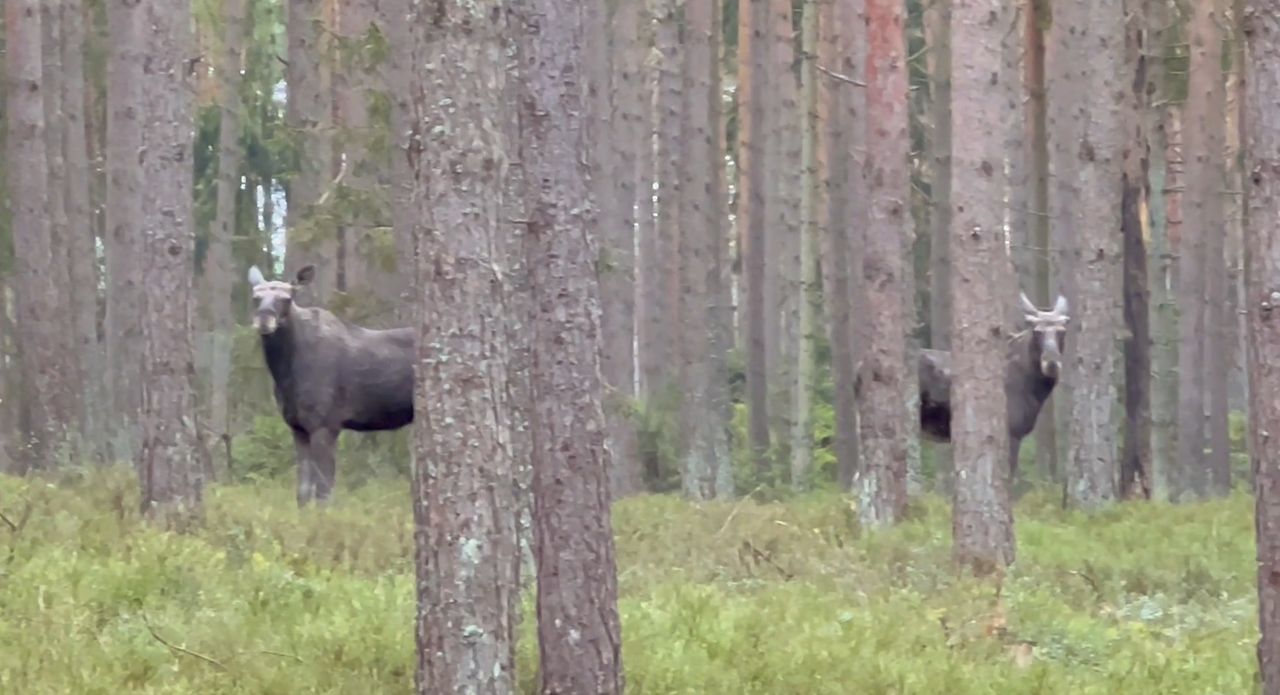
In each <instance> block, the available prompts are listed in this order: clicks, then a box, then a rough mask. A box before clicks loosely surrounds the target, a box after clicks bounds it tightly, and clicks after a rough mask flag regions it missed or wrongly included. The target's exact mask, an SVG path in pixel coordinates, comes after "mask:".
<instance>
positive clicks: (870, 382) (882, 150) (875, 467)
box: [858, 0, 916, 527]
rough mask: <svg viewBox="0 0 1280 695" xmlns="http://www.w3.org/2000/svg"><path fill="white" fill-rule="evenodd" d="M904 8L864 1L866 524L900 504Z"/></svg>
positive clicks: (903, 492)
mask: <svg viewBox="0 0 1280 695" xmlns="http://www.w3.org/2000/svg"><path fill="white" fill-rule="evenodd" d="M903 12H904V10H903V8H902V6H901V5H899V4H895V3H891V2H887V1H886V0H867V3H866V13H867V38H868V43H867V66H866V71H867V72H866V75H867V87H866V92H867V96H866V99H867V120H866V122H867V126H866V127H867V151H866V152H867V153H866V157H867V160H866V177H867V179H866V180H867V197H868V199H869V201H870V205H869V208H868V209H869V211H870V216H869V217H870V219H869V220H868V224H867V229H866V236H865V238H864V241H863V244H862V246H863V258H862V267H861V271H862V272H861V275H860V279H861V283H862V284H861V291H862V294H863V296H864V297H865V301H866V306H867V311H868V312H869V315H871V316H875V317H876V319H877V324H876V330H875V331H874V332H873V333H871V335H870V340H868V341H867V344H866V352H865V354H864V357H863V361H862V365H861V371H860V373H859V376H858V380H859V383H860V385H861V387H860V388H861V392H862V400H861V402H860V404H859V405H860V407H861V411H860V412H859V415H860V424H861V433H862V444H863V447H864V448H863V453H864V457H865V458H864V460H863V464H864V467H863V470H862V471H861V480H860V489H859V501H858V511H859V512H860V515H861V518H862V523H863V525H865V526H868V527H877V526H883V525H891V524H895V523H897V522H898V521H899V520H901V519H902V515H903V513H904V511H905V509H906V502H907V489H906V478H907V470H906V459H907V437H908V432H907V428H908V427H914V426H916V418H915V417H914V414H913V413H911V412H909V410H908V408H907V400H906V399H904V398H903V392H904V391H905V389H904V385H905V383H906V366H907V364H906V363H907V345H906V326H907V316H906V301H905V299H904V297H905V294H906V292H905V290H904V289H903V283H904V278H905V277H907V271H906V263H905V260H906V255H907V250H906V243H905V240H906V239H910V238H912V234H911V233H910V225H911V224H912V220H911V216H910V215H909V214H908V211H907V207H906V202H905V201H906V196H907V193H908V190H909V188H910V183H911V182H910V178H909V176H908V173H907V152H908V149H909V148H910V142H909V140H908V136H907V73H906V64H905V60H906V55H905V43H904V37H903V27H902V23H903Z"/></svg>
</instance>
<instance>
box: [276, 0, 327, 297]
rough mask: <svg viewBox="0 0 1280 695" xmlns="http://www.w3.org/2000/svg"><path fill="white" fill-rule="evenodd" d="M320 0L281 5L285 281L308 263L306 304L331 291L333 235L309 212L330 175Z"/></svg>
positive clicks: (295, 0)
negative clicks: (287, 164) (293, 158)
mask: <svg viewBox="0 0 1280 695" xmlns="http://www.w3.org/2000/svg"><path fill="white" fill-rule="evenodd" d="M324 4H325V0H287V5H288V17H287V28H286V31H287V33H288V35H289V56H288V60H289V63H288V65H287V66H286V68H285V79H286V81H287V82H288V85H289V102H288V104H287V107H286V110H285V122H286V124H287V125H288V127H289V129H290V131H291V134H292V137H293V138H294V140H293V142H294V143H295V146H296V147H297V158H298V160H297V161H298V170H297V171H296V172H295V173H294V174H293V176H292V177H291V178H290V180H289V210H288V216H289V220H288V228H289V231H288V234H287V236H286V238H285V239H286V243H287V247H286V250H285V255H284V260H285V275H284V276H285V277H293V276H294V274H295V273H296V272H297V271H298V269H299V268H301V267H303V266H305V265H308V264H313V265H315V266H316V277H315V280H314V281H312V284H311V288H310V294H311V296H310V300H311V301H310V303H312V304H323V303H325V302H326V301H327V300H328V299H329V296H330V294H331V293H332V292H333V291H334V289H335V288H336V286H337V255H338V254H337V232H336V230H335V229H334V228H333V227H332V225H331V224H329V223H328V222H325V221H323V220H322V219H319V218H318V217H317V216H316V215H315V210H314V207H315V205H316V204H317V203H319V202H320V199H321V197H322V196H323V195H324V193H325V191H326V190H327V189H328V188H329V185H330V181H331V180H332V178H333V176H334V174H333V137H332V127H333V106H332V105H333V90H332V88H331V82H332V80H331V70H330V69H329V67H328V64H327V62H326V61H327V60H328V58H327V57H326V56H327V53H328V50H329V48H328V47H329V43H330V42H329V39H328V33H327V29H328V27H326V26H324V16H325V13H324V7H323V6H324Z"/></svg>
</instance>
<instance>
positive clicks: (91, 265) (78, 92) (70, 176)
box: [60, 0, 107, 462]
mask: <svg viewBox="0 0 1280 695" xmlns="http://www.w3.org/2000/svg"><path fill="white" fill-rule="evenodd" d="M60 15H61V17H60V18H61V23H62V45H61V50H62V67H63V76H62V113H63V119H62V123H61V124H60V125H61V127H62V128H63V131H64V133H65V135H64V139H63V147H64V150H65V153H66V154H65V157H64V162H65V163H66V171H65V172H64V173H65V177H64V185H65V186H66V211H67V231H68V237H67V256H66V257H67V258H68V259H69V262H70V268H69V276H70V280H71V282H70V284H69V285H68V289H69V297H68V298H69V300H70V302H71V313H72V323H73V325H74V326H75V331H74V333H73V335H72V336H71V338H72V341H73V342H74V343H75V353H76V357H75V359H76V361H77V362H78V363H79V364H80V366H81V372H80V377H81V378H80V381H79V394H80V395H79V399H78V400H80V401H81V408H82V409H83V412H82V414H81V415H82V418H83V419H82V426H83V427H84V432H83V433H82V434H83V437H84V439H85V443H86V444H87V447H86V449H85V453H86V454H87V455H88V456H89V458H90V459H91V460H92V461H95V462H101V461H104V460H105V459H106V453H107V452H106V445H105V442H104V441H103V438H104V437H105V436H106V431H105V430H104V429H103V427H102V422H101V420H102V418H103V416H104V413H105V411H104V410H103V408H102V403H103V398H104V387H103V382H104V374H103V366H104V365H103V354H102V349H101V345H100V343H99V342H98V259H97V243H96V242H97V238H96V234H95V231H94V226H93V220H92V213H91V211H90V208H89V173H90V169H89V144H88V132H87V130H86V127H85V98H84V95H85V84H84V50H85V42H86V35H85V28H84V7H83V6H82V3H81V0H62V4H61V12H60Z"/></svg>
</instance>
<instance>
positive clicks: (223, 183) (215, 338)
mask: <svg viewBox="0 0 1280 695" xmlns="http://www.w3.org/2000/svg"><path fill="white" fill-rule="evenodd" d="M244 12H245V5H244V0H225V2H224V4H223V7H222V13H223V14H222V21H223V27H222V30H223V35H222V36H223V39H222V40H223V47H222V56H221V58H222V60H221V62H220V64H219V66H218V73H219V77H220V79H219V89H220V101H221V104H220V106H221V109H220V110H221V112H222V116H221V120H220V121H219V125H218V180H217V198H216V201H215V209H214V219H213V227H212V229H210V233H209V251H208V254H209V255H208V256H207V263H206V267H205V268H206V269H205V274H206V283H207V287H208V291H209V298H208V301H209V309H210V311H209V314H210V318H211V319H212V324H213V325H212V326H211V328H212V330H211V332H210V337H211V341H210V343H211V344H210V350H209V435H210V437H211V438H213V441H211V442H210V443H211V445H212V446H211V453H212V452H219V453H218V454H216V455H215V459H216V463H215V471H226V470H227V468H228V467H229V466H230V465H231V461H230V459H229V457H230V454H231V429H230V421H229V417H230V410H229V405H230V404H229V401H228V394H227V389H228V386H229V382H230V379H231V337H232V336H231V334H232V330H233V329H234V327H235V321H234V319H233V318H232V315H231V283H232V278H233V277H234V276H235V269H234V263H233V260H232V257H231V240H232V238H233V237H234V236H235V230H236V193H237V191H238V190H239V188H240V49H241V44H242V43H243V40H244Z"/></svg>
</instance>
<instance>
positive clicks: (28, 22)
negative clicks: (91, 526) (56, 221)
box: [4, 0, 71, 470]
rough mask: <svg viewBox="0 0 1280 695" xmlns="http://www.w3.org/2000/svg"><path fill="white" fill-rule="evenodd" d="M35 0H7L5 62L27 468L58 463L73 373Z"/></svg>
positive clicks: (23, 455) (23, 448) (23, 459)
mask: <svg viewBox="0 0 1280 695" xmlns="http://www.w3.org/2000/svg"><path fill="white" fill-rule="evenodd" d="M40 14H41V13H40V9H39V4H38V3H36V2H34V1H33V0H6V1H5V22H4V26H5V63H6V72H7V77H8V86H7V90H6V93H7V97H6V99H5V110H6V114H5V116H6V117H5V121H6V124H7V126H8V132H7V136H6V145H7V149H8V166H7V167H6V171H7V172H8V177H7V178H8V185H9V205H10V210H11V213H10V214H11V224H12V225H13V252H14V283H13V288H14V298H15V305H16V306H15V316H16V319H17V320H16V322H15V323H16V326H15V328H16V330H17V345H18V354H19V359H20V365H19V368H20V370H21V373H22V376H23V389H22V397H21V401H20V403H21V405H20V407H21V409H22V410H23V412H22V414H21V416H20V417H21V419H22V420H23V421H24V422H25V427H24V441H22V442H21V449H20V451H19V460H20V461H21V462H22V468H23V469H24V470H30V469H34V468H52V467H53V466H54V464H55V461H54V459H53V457H54V456H56V455H57V454H58V452H59V449H60V447H61V446H62V443H63V441H64V439H65V437H66V428H67V427H68V426H69V425H70V424H71V422H70V420H69V418H70V412H69V410H68V409H67V407H66V406H67V403H68V399H69V398H70V395H71V394H70V392H69V388H70V384H69V383H68V374H67V373H66V372H65V371H64V370H63V369H62V368H61V364H60V360H59V354H60V351H59V349H58V348H59V346H60V342H61V337H60V336H59V328H58V323H57V322H56V321H54V320H53V317H54V316H55V315H56V314H57V310H58V303H57V299H58V287H57V282H58V279H57V276H56V274H55V273H54V257H53V251H52V248H51V243H50V242H51V240H50V225H49V218H48V215H47V213H46V205H47V203H48V199H49V192H48V186H49V176H48V164H47V162H48V159H47V156H46V151H45V146H46V141H47V140H46V137H45V109H44V92H45V90H46V88H47V85H46V84H45V82H44V75H43V71H42V60H41V29H40V25H41V16H40Z"/></svg>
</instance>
